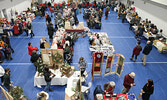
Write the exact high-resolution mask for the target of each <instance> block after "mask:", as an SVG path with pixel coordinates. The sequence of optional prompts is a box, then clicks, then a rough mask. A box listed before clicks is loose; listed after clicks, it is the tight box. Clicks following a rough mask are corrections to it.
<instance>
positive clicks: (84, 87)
mask: <svg viewBox="0 0 167 100" xmlns="http://www.w3.org/2000/svg"><path fill="white" fill-rule="evenodd" d="M91 86H92V83H91V82H89V83H88V87H87V86H82V87H81V92H82V93H84V94H86V96H87V98H88V95H89V92H90V91H89V89H90V88H91Z"/></svg>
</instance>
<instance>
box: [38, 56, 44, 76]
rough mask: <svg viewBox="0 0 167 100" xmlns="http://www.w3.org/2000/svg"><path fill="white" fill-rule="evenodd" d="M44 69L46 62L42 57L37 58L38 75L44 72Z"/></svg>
mask: <svg viewBox="0 0 167 100" xmlns="http://www.w3.org/2000/svg"><path fill="white" fill-rule="evenodd" d="M43 70H44V64H43V62H42V58H38V60H37V71H38V76H39V75H41V74H42V72H43Z"/></svg>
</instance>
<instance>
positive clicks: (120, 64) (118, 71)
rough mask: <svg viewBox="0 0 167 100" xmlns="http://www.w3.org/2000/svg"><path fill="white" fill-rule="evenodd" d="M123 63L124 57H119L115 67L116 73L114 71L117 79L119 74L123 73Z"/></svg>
mask: <svg viewBox="0 0 167 100" xmlns="http://www.w3.org/2000/svg"><path fill="white" fill-rule="evenodd" d="M124 61H125V57H124V56H123V55H119V58H118V62H117V66H116V71H115V73H116V74H117V75H118V76H119V77H120V76H121V73H122V71H123V66H124Z"/></svg>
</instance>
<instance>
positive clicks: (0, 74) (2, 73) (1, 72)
mask: <svg viewBox="0 0 167 100" xmlns="http://www.w3.org/2000/svg"><path fill="white" fill-rule="evenodd" d="M4 74H5V70H4V69H3V67H2V66H1V65H0V77H1V76H3V75H4Z"/></svg>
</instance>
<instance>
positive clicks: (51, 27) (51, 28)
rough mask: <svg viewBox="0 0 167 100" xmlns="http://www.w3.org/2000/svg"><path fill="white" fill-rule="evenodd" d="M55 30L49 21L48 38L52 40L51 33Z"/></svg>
mask: <svg viewBox="0 0 167 100" xmlns="http://www.w3.org/2000/svg"><path fill="white" fill-rule="evenodd" d="M54 32H55V29H54V28H53V24H52V23H50V24H49V25H48V35H49V40H52V39H53V34H54Z"/></svg>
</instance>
